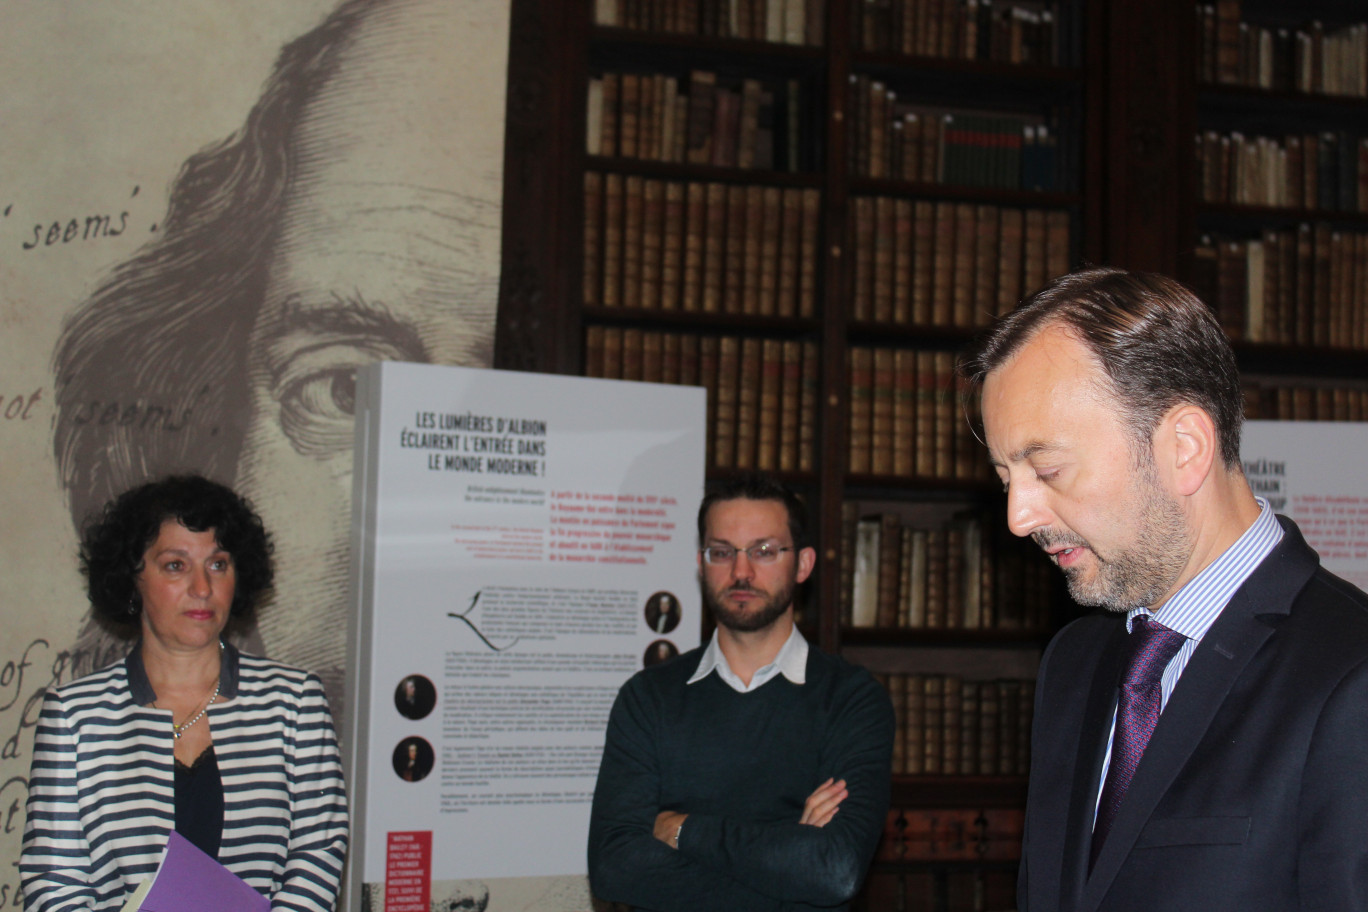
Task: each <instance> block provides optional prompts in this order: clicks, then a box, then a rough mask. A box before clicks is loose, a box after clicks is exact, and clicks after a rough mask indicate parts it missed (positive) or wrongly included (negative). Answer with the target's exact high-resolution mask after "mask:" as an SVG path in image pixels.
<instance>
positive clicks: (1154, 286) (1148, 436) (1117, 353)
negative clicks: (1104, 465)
mask: <svg viewBox="0 0 1368 912" xmlns="http://www.w3.org/2000/svg"><path fill="white" fill-rule="evenodd" d="M1052 326H1062V327H1064V328H1065V329H1066V330H1067V331H1068V332H1070V333H1071V334H1072V335H1073V336H1074V337H1075V338H1077V339H1078V340H1079V341H1080V342H1081V343H1083V345H1084V346H1086V347H1087V349H1088V350H1089V351H1090V352H1091V353H1092V355H1093V357H1094V358H1096V359H1097V362H1098V364H1099V365H1100V366H1101V368H1102V370H1103V372H1104V373H1105V375H1106V377H1107V380H1108V382H1109V384H1110V391H1111V393H1112V396H1113V398H1114V399H1115V400H1116V403H1117V405H1118V407H1119V409H1120V413H1121V417H1122V418H1123V420H1124V421H1125V422H1126V424H1127V425H1129V427H1130V430H1131V432H1132V435H1133V442H1134V445H1135V446H1134V454H1135V455H1136V456H1137V457H1139V456H1142V455H1147V454H1149V453H1150V452H1151V446H1152V438H1153V434H1154V429H1155V428H1156V427H1158V425H1159V422H1160V420H1162V418H1163V416H1164V415H1165V414H1167V413H1168V411H1169V410H1170V409H1172V408H1173V407H1174V406H1177V405H1180V404H1183V403H1188V404H1192V405H1196V406H1198V407H1199V408H1201V409H1203V410H1204V411H1205V412H1206V413H1207V414H1208V415H1209V416H1211V420H1212V421H1213V422H1214V423H1215V426H1216V433H1217V436H1218V438H1219V440H1220V448H1221V458H1222V460H1223V461H1224V462H1225V465H1226V467H1227V468H1234V467H1236V466H1238V465H1239V464H1240V426H1241V423H1242V422H1243V421H1244V394H1243V391H1242V390H1241V388H1240V374H1239V369H1238V368H1237V367H1236V364H1235V353H1234V351H1233V350H1232V349H1231V347H1230V341H1229V340H1228V339H1227V338H1226V335H1225V332H1224V331H1223V330H1222V329H1221V326H1220V324H1219V323H1217V321H1216V318H1215V316H1214V315H1213V314H1212V312H1211V309H1210V308H1209V307H1207V306H1206V305H1205V304H1203V303H1202V301H1201V300H1200V299H1199V298H1198V297H1197V296H1196V295H1194V294H1193V293H1192V292H1190V291H1188V289H1186V288H1184V287H1183V286H1182V285H1181V284H1180V283H1178V282H1176V281H1174V280H1173V279H1170V278H1168V277H1166V276H1162V275H1158V274H1156V273H1149V272H1130V271H1127V270H1123V269H1114V268H1110V267H1096V268H1090V269H1083V270H1080V271H1078V272H1075V273H1071V274H1069V275H1064V276H1060V277H1059V278H1057V279H1055V280H1054V281H1052V282H1050V283H1049V284H1048V285H1046V286H1045V287H1044V288H1042V289H1041V290H1040V291H1038V292H1036V293H1035V294H1033V295H1031V296H1030V297H1029V298H1027V299H1026V300H1024V301H1022V302H1021V304H1019V305H1018V306H1017V307H1016V309H1015V310H1013V311H1012V312H1011V313H1009V314H1008V315H1007V316H1005V317H1003V318H1002V319H1001V320H1000V321H998V322H997V323H996V324H994V325H993V326H992V327H991V328H990V329H989V330H988V331H987V332H986V334H985V335H984V336H983V337H982V339H981V340H980V341H979V342H978V343H977V345H976V346H975V347H974V348H973V349H972V350H971V351H969V352H968V353H967V354H966V355H965V356H964V357H962V358H961V360H960V363H959V372H960V376H961V378H962V379H964V380H965V381H967V386H968V388H969V389H970V390H976V389H979V388H981V386H982V384H983V381H984V380H985V379H986V378H987V376H988V375H989V374H990V373H992V372H993V371H995V370H997V369H998V368H1000V367H1002V366H1003V365H1004V364H1006V363H1007V361H1009V360H1010V359H1011V358H1012V357H1013V356H1014V355H1015V354H1016V353H1017V352H1018V351H1020V349H1021V348H1022V347H1023V346H1025V345H1026V343H1027V342H1029V341H1031V339H1033V338H1034V337H1035V336H1036V334H1037V333H1039V332H1040V331H1042V330H1044V329H1047V328H1049V327H1052Z"/></svg>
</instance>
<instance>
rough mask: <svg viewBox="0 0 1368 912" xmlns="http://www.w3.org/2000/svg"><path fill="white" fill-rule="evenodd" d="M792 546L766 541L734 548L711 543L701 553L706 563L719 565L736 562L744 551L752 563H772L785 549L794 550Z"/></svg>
mask: <svg viewBox="0 0 1368 912" xmlns="http://www.w3.org/2000/svg"><path fill="white" fill-rule="evenodd" d="M792 550H793V548H792V547H788V548H781V547H779V546H778V545H772V544H770V543H769V542H765V543H764V544H762V545H752V546H751V547H749V548H734V547H732V546H731V545H709V546H708V547H706V548H704V549H703V550H702V551H701V552H700V553H701V554H702V555H703V560H704V562H705V563H708V564H710V565H711V566H714V567H718V566H723V565H726V564H732V563H735V562H736V555H737V554H738V553H740V552H742V551H744V552H746V557H747V558H749V559H750V562H751V563H752V564H761V565H765V564H772V563H774V562H775V561H777V560H778V559H779V555H780V554H783V553H784V552H785V551H792Z"/></svg>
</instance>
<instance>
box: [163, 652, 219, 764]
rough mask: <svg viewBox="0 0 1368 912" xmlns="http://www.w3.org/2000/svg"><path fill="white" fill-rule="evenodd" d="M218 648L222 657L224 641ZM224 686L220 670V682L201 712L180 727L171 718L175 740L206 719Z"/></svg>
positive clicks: (174, 719) (172, 734)
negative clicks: (220, 689) (205, 716)
mask: <svg viewBox="0 0 1368 912" xmlns="http://www.w3.org/2000/svg"><path fill="white" fill-rule="evenodd" d="M218 648H219V655H222V654H223V641H222V640H219V644H218ZM219 661H220V662H222V659H220V660H219ZM222 686H223V671H222V669H220V670H219V677H218V682H217V683H215V684H214V692H213V693H211V694H210V695H209V699H207V700H205V701H204V705H203V706H201V707H200V711H199V712H197V713H195V714H194V715H193V716H191V717H190V719H188V720H187V721H185V722H182V723H181V724H180V725H177V724H176V718H175V717H174V716H172V717H171V736H172V737H173V738H175V739H176V740H177V741H179V740H180V738H181V735H183V734H185V731H186V729H188V728H189V727H190V726H192V725H194V724H195V723H196V722H198V721H199V720H200V719H203V718H204V714H205V713H207V712H208V711H209V707H210V706H212V705H214V701H215V700H217V699H218V695H219V688H220V687H222ZM152 705H153V706H156V705H157V701H156V700H153V701H152Z"/></svg>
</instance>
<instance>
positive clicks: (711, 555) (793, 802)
mask: <svg viewBox="0 0 1368 912" xmlns="http://www.w3.org/2000/svg"><path fill="white" fill-rule="evenodd" d="M698 536H699V556H698V571H699V581H700V584H701V587H702V590H703V597H704V600H705V601H706V602H707V604H708V607H709V608H710V609H711V610H712V613H713V617H714V619H715V620H716V621H717V630H716V632H715V633H714V635H713V637H712V639H711V641H709V643H708V644H707V646H706V647H702V648H699V649H695V650H692V651H691V652H687V653H685V654H684V655H682V656H680V657H679V658H677V659H674V660H672V661H669V662H664V663H662V664H660V665H656V666H653V667H651V668H648V669H646V670H644V671H641V672H639V673H638V674H636V675H635V676H634V677H633V678H632V679H631V680H630V681H628V682H627V683H626V684H625V685H624V686H623V688H622V691H621V692H620V693H619V694H618V699H617V702H616V703H615V704H614V706H613V711H612V715H611V717H610V719H609V722H608V733H607V739H606V744H605V745H604V752H603V763H602V766H601V767H600V769H599V778H598V786H597V788H596V789H595V791H594V806H593V814H592V818H591V823H590V827H589V876H590V884H591V886H592V888H593V890H594V893H595V895H597V896H598V897H599V898H600V899H604V900H610V901H613V902H624V903H627V904H629V905H631V906H632V907H633V908H637V909H651V910H660V912H672V910H680V912H684V910H707V912H726V910H752V909H769V910H801V909H812V908H818V907H820V908H825V909H845V908H847V907H848V905H849V903H850V900H851V898H852V897H853V896H854V895H855V893H856V891H857V890H858V889H859V886H860V883H861V881H862V879H863V877H864V873H865V871H866V869H867V868H868V866H869V862H870V860H871V859H872V858H873V855H874V850H875V847H876V846H877V845H878V841H879V835H880V833H881V831H882V829H883V824H884V819H885V816H886V814H887V811H888V803H889V782H890V759H891V754H892V745H893V709H892V705H891V704H890V702H889V699H888V695H887V693H885V691H884V690H883V688H882V687H880V686H879V684H878V682H876V681H875V680H874V678H873V677H872V676H871V675H870V674H869V673H868V672H867V671H865V670H864V669H862V668H858V667H856V666H854V665H851V664H849V663H847V662H845V661H843V660H841V659H838V658H835V657H832V656H828V655H825V654H823V653H821V652H819V651H817V650H816V649H810V648H809V646H808V644H807V641H806V640H804V638H803V636H802V634H801V633H799V631H798V628H797V626H796V625H795V624H794V619H793V596H794V592H795V590H796V589H797V587H798V585H799V584H801V583H802V582H803V581H805V580H806V579H807V578H808V576H809V575H810V574H811V573H812V570H813V566H814V565H815V563H816V561H817V552H816V551H815V550H813V548H812V547H811V546H810V544H809V542H808V537H807V521H806V511H805V509H804V507H803V504H802V502H801V501H800V500H798V498H797V497H796V496H795V495H794V494H793V492H792V491H790V490H789V489H788V488H787V487H785V486H784V485H782V484H780V483H779V482H777V481H775V480H774V479H771V478H769V477H768V476H765V475H759V474H746V475H741V476H737V477H735V478H733V479H731V480H729V481H727V482H725V483H723V484H722V485H721V486H720V487H718V488H717V489H716V490H714V491H712V492H711V493H709V494H708V495H707V496H706V497H705V498H704V499H703V503H702V505H701V506H700V507H699V511H698Z"/></svg>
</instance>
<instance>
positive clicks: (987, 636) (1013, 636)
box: [841, 627, 1051, 649]
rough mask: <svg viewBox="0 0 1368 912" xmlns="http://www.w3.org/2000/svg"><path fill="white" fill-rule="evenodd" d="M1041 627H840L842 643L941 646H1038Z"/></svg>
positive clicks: (1042, 640)
mask: <svg viewBox="0 0 1368 912" xmlns="http://www.w3.org/2000/svg"><path fill="white" fill-rule="evenodd" d="M1050 633H1051V631H1050V630H1048V629H1045V628H1017V629H1010V628H1007V629H1004V628H992V629H981V630H964V629H960V630H951V629H938V630H930V629H927V628H915V629H912V628H906V627H842V628H841V643H842V645H843V646H944V647H964V648H973V649H1039V648H1040V647H1041V646H1042V645H1043V644H1044V643H1045V642H1046V641H1047V640H1048V639H1049V637H1050Z"/></svg>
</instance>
